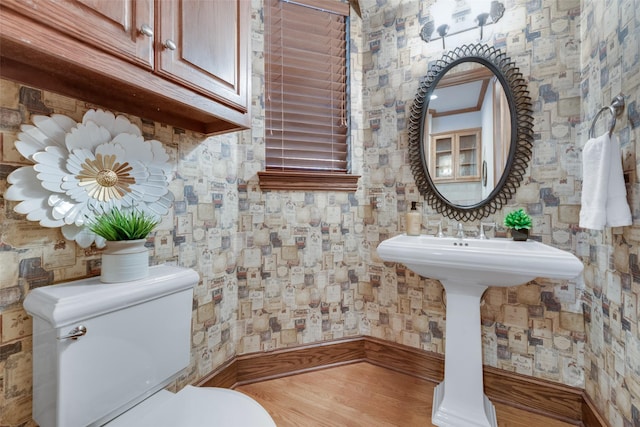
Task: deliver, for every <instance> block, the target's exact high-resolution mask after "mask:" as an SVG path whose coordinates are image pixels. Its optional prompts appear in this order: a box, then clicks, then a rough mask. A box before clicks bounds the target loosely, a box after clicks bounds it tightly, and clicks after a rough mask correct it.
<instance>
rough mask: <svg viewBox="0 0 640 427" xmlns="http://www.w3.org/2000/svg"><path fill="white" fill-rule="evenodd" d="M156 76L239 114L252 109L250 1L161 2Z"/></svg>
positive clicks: (174, 0)
mask: <svg viewBox="0 0 640 427" xmlns="http://www.w3.org/2000/svg"><path fill="white" fill-rule="evenodd" d="M156 4H157V7H158V8H159V11H158V14H157V17H158V19H159V33H158V38H157V40H156V43H157V45H156V48H157V55H158V57H157V60H156V61H157V64H156V67H157V72H158V73H160V74H162V75H163V76H165V77H167V78H169V79H172V80H174V81H176V82H178V83H180V84H182V85H184V86H187V87H190V88H192V89H193V90H196V91H198V92H200V93H203V94H205V95H207V96H211V97H213V98H214V99H217V100H219V101H221V102H223V103H225V104H227V105H230V106H232V107H234V108H236V109H238V110H240V111H246V110H247V106H248V98H247V96H248V60H249V58H248V47H249V40H248V38H249V24H250V22H249V11H250V6H251V2H250V1H249V0H215V1H212V0H161V1H159V2H158V3H156Z"/></svg>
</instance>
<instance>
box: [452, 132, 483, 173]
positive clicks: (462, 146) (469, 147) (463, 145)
mask: <svg viewBox="0 0 640 427" xmlns="http://www.w3.org/2000/svg"><path fill="white" fill-rule="evenodd" d="M479 139H480V134H479V132H474V133H469V134H461V135H458V165H457V166H458V174H457V175H458V178H473V179H478V178H479V177H480V173H479V167H478V166H479V165H478V163H479V161H480V156H479V155H480V141H479Z"/></svg>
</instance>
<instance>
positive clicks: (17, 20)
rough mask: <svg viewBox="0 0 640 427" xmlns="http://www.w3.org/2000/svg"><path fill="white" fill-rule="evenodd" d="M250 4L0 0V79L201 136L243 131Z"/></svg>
mask: <svg viewBox="0 0 640 427" xmlns="http://www.w3.org/2000/svg"><path fill="white" fill-rule="evenodd" d="M250 7H251V3H250V0H215V1H210V0H198V1H195V0H190V1H181V0H157V1H155V2H154V1H153V0H61V1H55V2H54V1H38V2H32V1H25V0H0V19H1V20H2V25H1V26H0V43H1V46H2V48H1V50H0V60H1V61H2V62H1V63H0V66H1V68H0V77H3V78H8V79H11V80H15V81H18V82H20V83H24V84H26V85H31V86H35V87H38V88H42V89H47V90H51V91H53V92H57V93H61V94H63V95H67V96H70V97H74V98H78V99H81V100H84V101H88V102H91V103H94V104H97V105H99V106H102V107H105V108H109V109H114V110H117V111H120V112H124V113H130V114H135V115H138V116H141V117H143V118H147V119H152V120H156V121H159V122H162V123H165V124H169V125H174V126H177V127H182V128H185V129H190V130H194V131H197V132H202V133H206V134H216V133H223V132H229V131H236V130H242V129H247V128H248V127H249V126H250V123H251V117H250V112H249V107H250V92H251V91H250V78H251V72H250V67H251V64H250V56H249V55H250V41H251V38H250Z"/></svg>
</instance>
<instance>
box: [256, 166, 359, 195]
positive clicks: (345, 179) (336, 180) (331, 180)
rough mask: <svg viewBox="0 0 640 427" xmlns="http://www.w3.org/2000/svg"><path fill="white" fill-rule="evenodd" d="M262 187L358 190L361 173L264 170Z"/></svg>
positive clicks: (300, 189) (260, 176)
mask: <svg viewBox="0 0 640 427" xmlns="http://www.w3.org/2000/svg"><path fill="white" fill-rule="evenodd" d="M258 178H259V179H260V189H262V190H267V191H268V190H287V191H356V190H357V189H358V178H360V176H359V175H349V174H344V173H331V172H297V171H273V170H269V171H262V172H258Z"/></svg>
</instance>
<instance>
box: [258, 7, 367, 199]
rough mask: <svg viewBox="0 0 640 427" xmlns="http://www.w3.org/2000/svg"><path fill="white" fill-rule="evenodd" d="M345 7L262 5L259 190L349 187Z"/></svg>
mask: <svg viewBox="0 0 640 427" xmlns="http://www.w3.org/2000/svg"><path fill="white" fill-rule="evenodd" d="M348 14H349V5H348V4H345V3H341V2H338V1H336V0H296V1H293V0H265V3H264V22H265V48H264V49H265V52H264V57H265V65H264V67H265V69H264V74H265V94H264V97H265V99H264V103H265V149H266V156H265V160H266V171H264V172H260V173H259V177H260V186H261V188H263V189H286V190H292V189H304V190H313V189H318V190H350V191H353V190H355V189H356V183H357V179H358V177H357V176H353V175H350V174H349V173H348V172H349V162H348V146H349V145H348V135H349V127H348V95H347V94H348V80H349V79H348V75H349V72H348V63H347V53H348V49H347V42H348V37H347V28H348Z"/></svg>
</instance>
